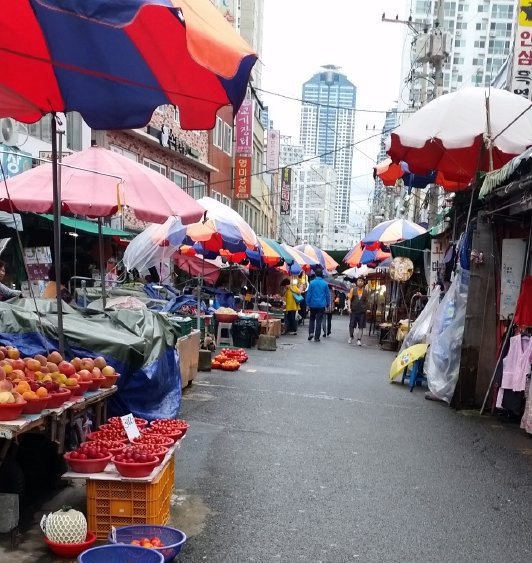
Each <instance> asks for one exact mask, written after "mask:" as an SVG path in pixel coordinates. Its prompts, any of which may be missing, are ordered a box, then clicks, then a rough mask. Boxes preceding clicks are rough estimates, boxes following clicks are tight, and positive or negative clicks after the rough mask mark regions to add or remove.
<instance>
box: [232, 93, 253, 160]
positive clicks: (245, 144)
mask: <svg viewBox="0 0 532 563" xmlns="http://www.w3.org/2000/svg"><path fill="white" fill-rule="evenodd" d="M235 129H236V131H235V137H236V151H235V152H236V154H237V155H240V156H253V101H252V100H244V101H243V102H242V105H241V106H240V109H239V110H238V113H237V114H236V117H235Z"/></svg>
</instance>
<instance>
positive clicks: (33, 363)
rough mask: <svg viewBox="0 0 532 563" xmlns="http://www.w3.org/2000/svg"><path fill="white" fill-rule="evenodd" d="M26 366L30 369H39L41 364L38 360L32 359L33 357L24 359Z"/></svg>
mask: <svg viewBox="0 0 532 563" xmlns="http://www.w3.org/2000/svg"><path fill="white" fill-rule="evenodd" d="M26 367H27V368H28V369H29V370H31V371H40V369H41V367H42V366H41V362H39V360H34V359H33V358H30V359H28V360H27V361H26Z"/></svg>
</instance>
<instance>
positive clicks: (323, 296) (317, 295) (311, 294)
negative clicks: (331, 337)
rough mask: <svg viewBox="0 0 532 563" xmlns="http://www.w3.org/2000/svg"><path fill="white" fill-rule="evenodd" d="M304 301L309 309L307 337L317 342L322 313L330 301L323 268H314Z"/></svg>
mask: <svg viewBox="0 0 532 563" xmlns="http://www.w3.org/2000/svg"><path fill="white" fill-rule="evenodd" d="M306 302H307V307H308V309H309V310H310V321H309V326H308V339H309V340H312V339H313V338H314V342H319V341H320V331H321V323H322V320H323V313H324V311H325V308H326V307H328V306H329V304H330V302H331V296H330V293H329V285H328V284H327V282H326V281H325V280H324V279H323V270H319V269H318V270H316V277H315V278H314V279H313V280H312V281H311V282H310V283H309V285H308V289H307V296H306Z"/></svg>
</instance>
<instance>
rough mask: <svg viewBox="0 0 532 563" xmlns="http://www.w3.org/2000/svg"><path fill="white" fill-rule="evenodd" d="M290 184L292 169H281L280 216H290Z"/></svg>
mask: <svg viewBox="0 0 532 563" xmlns="http://www.w3.org/2000/svg"><path fill="white" fill-rule="evenodd" d="M291 184H292V169H291V168H283V170H282V171H281V215H290V190H291Z"/></svg>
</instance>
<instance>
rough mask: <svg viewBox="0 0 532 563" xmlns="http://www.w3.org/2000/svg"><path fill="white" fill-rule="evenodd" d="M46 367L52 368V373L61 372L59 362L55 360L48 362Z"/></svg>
mask: <svg viewBox="0 0 532 563" xmlns="http://www.w3.org/2000/svg"><path fill="white" fill-rule="evenodd" d="M46 367H47V368H48V369H49V370H50V373H59V369H58V367H57V364H54V363H53V362H46Z"/></svg>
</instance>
